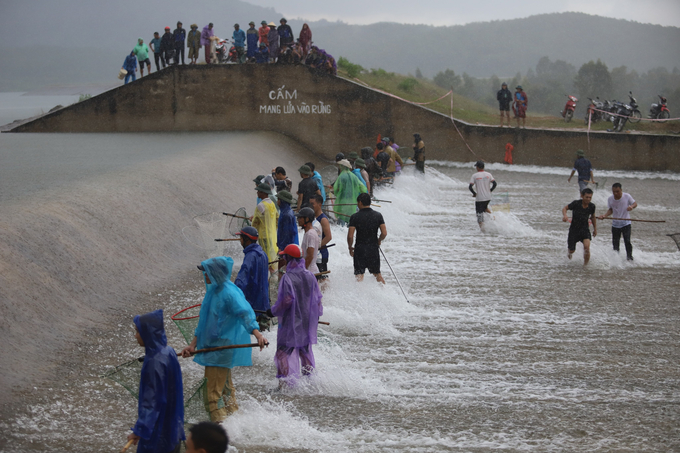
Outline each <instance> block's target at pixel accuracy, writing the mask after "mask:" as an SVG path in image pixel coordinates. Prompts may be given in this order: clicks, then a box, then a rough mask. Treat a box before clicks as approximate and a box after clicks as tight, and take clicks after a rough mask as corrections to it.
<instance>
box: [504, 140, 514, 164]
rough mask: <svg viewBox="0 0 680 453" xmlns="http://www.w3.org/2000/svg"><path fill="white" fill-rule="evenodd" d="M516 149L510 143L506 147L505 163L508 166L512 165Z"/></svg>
mask: <svg viewBox="0 0 680 453" xmlns="http://www.w3.org/2000/svg"><path fill="white" fill-rule="evenodd" d="M514 149H515V147H514V146H512V145H511V144H510V143H509V142H508V143H507V144H506V145H505V159H503V161H504V162H505V163H506V164H512V151H513V150H514Z"/></svg>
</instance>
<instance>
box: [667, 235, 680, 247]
mask: <svg viewBox="0 0 680 453" xmlns="http://www.w3.org/2000/svg"><path fill="white" fill-rule="evenodd" d="M667 236H670V238H671V239H673V240H674V241H675V245H677V246H678V250H680V233H674V234H668V235H667Z"/></svg>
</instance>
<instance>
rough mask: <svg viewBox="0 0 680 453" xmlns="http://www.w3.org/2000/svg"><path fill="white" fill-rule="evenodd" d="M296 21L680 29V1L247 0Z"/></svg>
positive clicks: (364, 23)
mask: <svg viewBox="0 0 680 453" xmlns="http://www.w3.org/2000/svg"><path fill="white" fill-rule="evenodd" d="M245 1H247V2H248V3H252V4H254V5H259V6H266V7H273V8H275V9H276V10H277V11H279V12H280V13H282V14H284V15H286V16H288V17H291V18H298V17H299V18H302V19H307V20H319V19H327V20H329V21H336V20H341V21H343V22H347V23H350V24H362V25H366V24H372V23H376V22H399V23H409V24H414V23H416V24H429V25H462V24H467V23H470V22H486V21H490V20H501V19H517V18H522V17H528V16H532V15H535V14H544V13H561V12H567V11H573V12H583V13H587V14H594V15H598V16H605V17H612V18H615V19H626V20H633V21H636V22H642V23H651V24H659V25H671V26H674V27H680V0H520V1H513V0H337V1H332V0H331V1H329V0H286V1H285V2H281V1H274V0H245Z"/></svg>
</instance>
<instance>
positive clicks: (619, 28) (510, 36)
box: [310, 13, 680, 77]
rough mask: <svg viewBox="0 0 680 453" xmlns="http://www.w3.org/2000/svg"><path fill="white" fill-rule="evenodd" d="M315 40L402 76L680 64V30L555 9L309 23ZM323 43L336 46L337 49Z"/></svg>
mask: <svg viewBox="0 0 680 453" xmlns="http://www.w3.org/2000/svg"><path fill="white" fill-rule="evenodd" d="M310 27H312V31H313V33H314V41H316V42H318V43H319V44H320V45H321V47H324V46H325V47H327V50H330V52H331V53H332V54H333V55H342V56H345V57H347V58H348V59H349V60H351V61H352V62H355V63H358V64H360V65H362V66H364V67H368V68H376V67H381V68H384V69H387V70H389V71H394V72H399V73H402V74H406V73H414V72H415V70H416V68H420V70H421V71H422V73H423V75H424V76H426V77H433V76H434V75H435V74H436V73H437V72H439V71H441V70H443V69H446V68H451V69H453V70H454V71H456V72H458V73H463V72H467V73H468V74H470V75H472V76H475V77H490V76H491V75H493V74H496V75H498V76H513V75H515V74H516V73H517V72H523V73H524V72H526V71H527V70H528V69H529V68H533V67H535V66H536V64H537V63H538V61H539V59H540V58H541V57H543V56H548V57H549V58H550V59H552V60H563V61H566V62H568V63H571V64H573V65H575V66H576V67H577V68H578V67H579V66H581V65H582V64H583V63H587V62H588V61H590V60H597V59H598V58H599V59H601V60H602V61H603V62H604V63H605V64H607V66H609V67H610V68H613V67H618V66H627V67H628V68H629V69H633V70H636V71H638V72H644V71H646V70H648V69H652V68H656V67H659V66H663V67H666V68H668V69H672V68H673V67H674V66H676V65H677V64H678V61H680V28H678V27H662V26H660V25H651V24H640V23H636V22H630V21H625V20H618V19H609V18H604V17H599V16H591V15H588V14H583V13H555V14H542V15H537V16H531V17H527V18H524V19H513V20H505V21H492V22H482V23H473V24H467V25H457V26H452V27H433V26H426V25H403V24H394V23H379V24H375V25H368V26H357V25H347V24H342V23H328V22H325V23H323V22H322V23H316V24H310ZM326 43H333V45H332V46H330V45H328V44H326Z"/></svg>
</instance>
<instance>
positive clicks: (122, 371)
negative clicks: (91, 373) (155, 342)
mask: <svg viewBox="0 0 680 453" xmlns="http://www.w3.org/2000/svg"><path fill="white" fill-rule="evenodd" d="M140 359H141V360H140ZM143 364H144V357H140V358H138V359H133V360H130V361H129V362H125V363H123V364H122V365H118V366H117V367H115V368H114V369H112V370H111V371H109V372H107V373H104V374H102V376H101V377H103V378H106V379H110V380H112V381H113V382H116V383H118V384H120V385H121V386H123V388H124V389H125V390H127V391H128V392H130V395H132V396H134V397H135V398H137V399H138V398H139V380H140V379H141V377H142V365H143Z"/></svg>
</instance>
